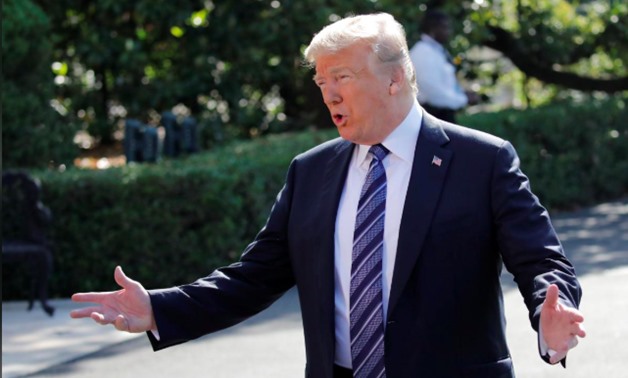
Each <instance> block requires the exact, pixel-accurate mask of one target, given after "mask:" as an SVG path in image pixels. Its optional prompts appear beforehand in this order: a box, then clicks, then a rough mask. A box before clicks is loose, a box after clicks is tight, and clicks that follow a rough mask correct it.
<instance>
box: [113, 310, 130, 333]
mask: <svg viewBox="0 0 628 378" xmlns="http://www.w3.org/2000/svg"><path fill="white" fill-rule="evenodd" d="M113 325H114V327H116V329H117V330H118V331H126V332H129V322H128V321H127V320H126V318H125V317H124V315H122V314H120V315H118V316H117V317H116V319H115V320H114V321H113Z"/></svg>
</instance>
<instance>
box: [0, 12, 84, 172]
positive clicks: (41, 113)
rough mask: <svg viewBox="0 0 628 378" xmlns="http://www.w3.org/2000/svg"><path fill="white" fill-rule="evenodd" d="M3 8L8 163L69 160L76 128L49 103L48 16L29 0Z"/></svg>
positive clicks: (12, 165) (4, 134)
mask: <svg viewBox="0 0 628 378" xmlns="http://www.w3.org/2000/svg"><path fill="white" fill-rule="evenodd" d="M2 13H3V15H2V22H3V27H2V65H3V66H2V165H3V168H17V167H32V166H39V167H41V166H46V165H47V164H68V163H70V162H71V161H72V158H73V157H74V154H75V148H74V144H73V142H72V137H73V136H74V133H75V131H76V130H75V129H74V128H73V126H72V125H71V124H63V123H61V122H60V120H59V119H58V117H57V115H56V112H55V111H54V110H53V108H52V107H51V106H50V100H51V98H52V95H53V83H52V75H51V72H50V66H49V59H48V57H49V56H50V54H51V44H50V42H49V40H48V33H49V30H50V24H49V20H48V18H47V17H46V15H45V14H44V13H43V12H42V11H41V9H40V8H39V7H37V6H36V5H35V4H33V3H32V2H31V1H30V0H8V1H5V2H4V3H3V8H2Z"/></svg>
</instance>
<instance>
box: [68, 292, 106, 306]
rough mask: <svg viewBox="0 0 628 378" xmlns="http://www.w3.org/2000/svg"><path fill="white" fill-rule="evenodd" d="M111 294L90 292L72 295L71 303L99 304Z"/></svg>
mask: <svg viewBox="0 0 628 378" xmlns="http://www.w3.org/2000/svg"><path fill="white" fill-rule="evenodd" d="M111 293H112V292H110V291H105V292H92V293H76V294H73V295H72V301H74V302H92V303H100V302H102V299H104V298H106V297H107V296H109V295H111Z"/></svg>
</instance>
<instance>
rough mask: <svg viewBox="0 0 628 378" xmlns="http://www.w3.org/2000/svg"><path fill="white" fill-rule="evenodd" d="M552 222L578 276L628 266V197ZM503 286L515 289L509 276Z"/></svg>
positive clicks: (504, 277) (566, 215) (571, 213)
mask: <svg viewBox="0 0 628 378" xmlns="http://www.w3.org/2000/svg"><path fill="white" fill-rule="evenodd" d="M552 223H553V224H554V227H555V228H556V232H557V233H558V236H559V238H560V240H561V242H562V244H563V247H564V250H565V254H566V255H567V257H568V258H569V260H570V261H571V262H572V263H573V265H574V267H575V268H576V274H577V275H578V277H580V278H582V277H583V276H585V275H588V274H595V273H601V272H604V271H609V270H613V269H619V268H625V267H628V198H626V199H623V200H618V201H615V202H608V203H604V204H601V205H598V206H595V207H592V208H588V209H584V210H579V211H575V212H569V213H562V214H558V215H556V216H553V217H552ZM502 284H503V286H504V289H505V290H508V289H512V288H514V287H515V283H514V282H513V280H512V275H511V274H510V273H508V272H504V274H503V277H502Z"/></svg>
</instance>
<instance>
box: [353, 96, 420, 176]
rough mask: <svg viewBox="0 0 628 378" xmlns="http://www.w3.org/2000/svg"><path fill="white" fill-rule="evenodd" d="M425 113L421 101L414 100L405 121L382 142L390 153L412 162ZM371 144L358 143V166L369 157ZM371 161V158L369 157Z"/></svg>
mask: <svg viewBox="0 0 628 378" xmlns="http://www.w3.org/2000/svg"><path fill="white" fill-rule="evenodd" d="M422 121H423V114H422V112H421V107H420V106H419V103H418V102H417V101H416V100H414V104H413V106H412V107H411V108H410V111H409V112H408V114H407V115H406V118H404V120H403V121H401V123H400V124H399V125H398V126H397V127H396V128H395V129H394V130H393V131H392V132H391V133H390V134H389V135H388V136H387V137H386V139H384V141H383V142H382V144H383V145H384V147H386V148H387V149H388V150H389V151H390V153H391V154H392V155H394V156H396V157H398V158H399V159H401V160H403V161H405V162H408V163H410V164H412V161H413V160H414V149H415V148H416V141H417V139H418V137H419V132H420V131H421V122H422ZM369 148H371V146H367V145H362V144H360V145H358V156H357V163H358V166H362V164H364V163H365V162H366V160H367V158H368V152H369ZM368 160H369V162H370V158H369V159H368Z"/></svg>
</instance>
